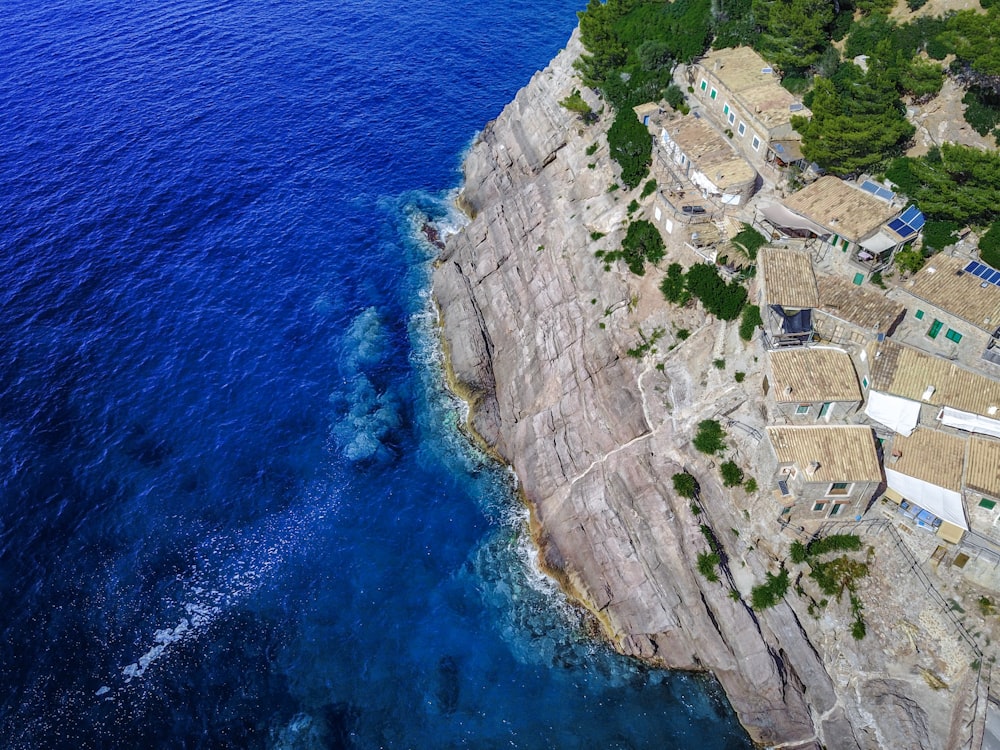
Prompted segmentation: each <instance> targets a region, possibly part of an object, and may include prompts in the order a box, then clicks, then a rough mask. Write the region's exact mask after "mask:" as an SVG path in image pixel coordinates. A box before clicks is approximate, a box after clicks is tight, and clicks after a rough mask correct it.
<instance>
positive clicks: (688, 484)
mask: <svg viewBox="0 0 1000 750" xmlns="http://www.w3.org/2000/svg"><path fill="white" fill-rule="evenodd" d="M671 479H672V480H673V482H674V492H676V493H677V494H678V495H680V496H681V497H683V498H686V499H688V500H694V498H695V495H697V494H698V480H697V479H695V478H694V477H693V476H691V475H690V474H688V473H687V472H686V471H682V472H679V473H677V474H674V475H673V477H671Z"/></svg>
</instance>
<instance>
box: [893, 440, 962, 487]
mask: <svg viewBox="0 0 1000 750" xmlns="http://www.w3.org/2000/svg"><path fill="white" fill-rule="evenodd" d="M967 442H968V441H967V439H966V438H962V437H958V436H957V435H949V434H948V433H946V432H939V431H938V430H925V429H918V430H914V431H913V434H912V435H910V436H909V437H904V436H903V435H896V438H895V439H894V440H893V441H892V451H891V452H890V453H889V455H887V456H886V464H885V468H887V469H892V470H893V471H898V472H899V473H900V474H906V475H907V476H910V477H914V478H915V479H921V480H923V481H925V482H930V483H931V484H936V485H937V486H938V487H944V488H945V489H946V490H953V491H955V492H961V491H962V468H963V466H964V464H965V448H966V444H967ZM897 451H898V452H899V454H900V456H899V458H898V459H897V460H895V461H894V460H893V459H892V456H893V455H895V454H896V452H897Z"/></svg>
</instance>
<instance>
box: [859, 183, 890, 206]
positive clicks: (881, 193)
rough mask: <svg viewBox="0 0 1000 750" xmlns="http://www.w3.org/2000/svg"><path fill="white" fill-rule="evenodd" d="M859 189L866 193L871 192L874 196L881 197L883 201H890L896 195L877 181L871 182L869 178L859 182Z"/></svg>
mask: <svg viewBox="0 0 1000 750" xmlns="http://www.w3.org/2000/svg"><path fill="white" fill-rule="evenodd" d="M861 189H862V190H864V191H865V192H866V193H871V194H872V195H874V196H875V197H876V198H881V199H882V200H884V201H891V200H892V199H893V198H895V197H896V194H895V193H894V192H892V191H891V190H886V189H885V188H884V187H882V186H881V185H879V184H878V183H877V182H872V181H871V180H865V181H864V182H862V183H861Z"/></svg>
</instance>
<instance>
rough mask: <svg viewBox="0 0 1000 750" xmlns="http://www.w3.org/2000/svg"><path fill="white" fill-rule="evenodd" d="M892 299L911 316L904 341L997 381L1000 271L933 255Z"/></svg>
mask: <svg viewBox="0 0 1000 750" xmlns="http://www.w3.org/2000/svg"><path fill="white" fill-rule="evenodd" d="M893 295H894V296H895V298H896V299H897V300H899V301H900V302H902V303H903V304H905V305H906V307H907V309H908V310H910V314H909V315H907V316H906V319H905V320H904V321H903V324H902V325H901V326H900V329H899V336H900V337H901V338H902V339H903V340H905V341H907V342H908V343H912V344H914V345H916V346H919V347H920V348H922V349H927V350H928V351H931V352H934V353H935V354H941V355H944V356H946V357H949V358H955V359H960V360H962V361H963V362H964V363H966V364H968V365H972V366H981V367H987V366H988V369H990V370H991V374H994V375H1000V271H993V269H991V268H989V266H986V265H984V264H982V263H979V262H978V261H972V260H969V259H967V258H966V259H962V258H953V257H949V256H946V255H936V256H934V257H933V258H931V259H930V260H928V261H927V264H926V265H925V266H924V267H923V268H922V269H920V270H919V271H918V272H917V273H916V274H914V275H913V277H912V278H910V279H909V280H907V281H906V282H904V283H903V284H901V285H900V286H899V287H897V289H896V290H894V292H893Z"/></svg>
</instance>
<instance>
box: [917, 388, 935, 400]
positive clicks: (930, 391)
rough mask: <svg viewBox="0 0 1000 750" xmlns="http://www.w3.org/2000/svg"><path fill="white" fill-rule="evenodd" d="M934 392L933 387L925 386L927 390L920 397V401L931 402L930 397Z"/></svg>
mask: <svg viewBox="0 0 1000 750" xmlns="http://www.w3.org/2000/svg"><path fill="white" fill-rule="evenodd" d="M935 390H936V389H935V388H934V386H933V385H929V386H927V390H925V391H924V394H923V395H922V396H921V397H920V400H921V401H930V400H931V396H933V395H934V391H935Z"/></svg>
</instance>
